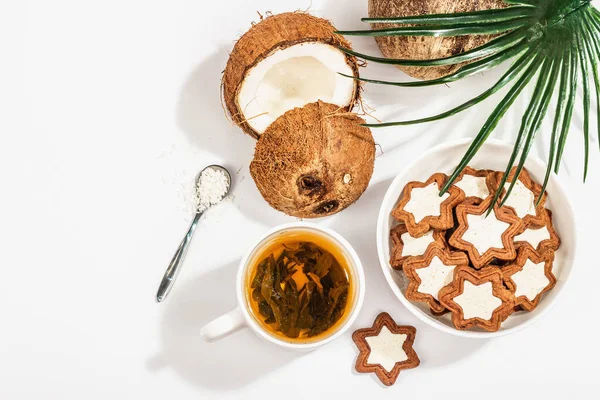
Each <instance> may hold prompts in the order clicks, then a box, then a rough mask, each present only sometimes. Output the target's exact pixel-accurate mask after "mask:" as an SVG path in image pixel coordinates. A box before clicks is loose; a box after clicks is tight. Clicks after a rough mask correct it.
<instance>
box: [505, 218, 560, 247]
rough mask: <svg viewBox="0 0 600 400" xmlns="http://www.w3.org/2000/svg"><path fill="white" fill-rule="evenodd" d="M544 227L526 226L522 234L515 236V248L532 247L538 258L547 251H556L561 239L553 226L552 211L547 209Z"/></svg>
mask: <svg viewBox="0 0 600 400" xmlns="http://www.w3.org/2000/svg"><path fill="white" fill-rule="evenodd" d="M542 216H543V225H542V227H535V226H529V227H526V226H524V227H523V229H522V230H521V232H519V234H518V235H517V236H515V247H516V249H517V250H518V249H519V248H521V247H530V248H531V249H532V250H534V251H535V252H536V253H537V255H538V256H541V255H542V254H544V253H545V252H546V251H548V250H550V251H555V250H558V248H559V247H560V238H559V236H558V233H556V230H555V229H554V225H553V224H552V211H550V210H548V209H545V210H544V213H543V215H542Z"/></svg>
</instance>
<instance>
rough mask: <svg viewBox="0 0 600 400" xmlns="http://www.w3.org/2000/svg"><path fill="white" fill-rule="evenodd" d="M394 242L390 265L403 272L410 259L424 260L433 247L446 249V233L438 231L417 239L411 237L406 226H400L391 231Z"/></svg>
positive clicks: (426, 233)
mask: <svg viewBox="0 0 600 400" xmlns="http://www.w3.org/2000/svg"><path fill="white" fill-rule="evenodd" d="M390 239H391V241H392V247H391V256H390V265H391V266H392V268H394V269H397V270H401V269H402V266H403V265H404V263H405V262H406V261H408V260H410V259H414V258H420V259H422V258H423V256H424V254H425V253H426V252H427V250H428V249H430V248H431V247H439V248H441V249H443V248H445V247H446V237H445V236H444V231H440V230H437V229H434V230H431V231H428V232H425V233H424V234H423V235H422V236H420V237H418V238H416V237H413V236H411V234H410V233H409V232H408V229H406V225H405V224H398V225H396V226H395V227H393V228H392V230H391V231H390Z"/></svg>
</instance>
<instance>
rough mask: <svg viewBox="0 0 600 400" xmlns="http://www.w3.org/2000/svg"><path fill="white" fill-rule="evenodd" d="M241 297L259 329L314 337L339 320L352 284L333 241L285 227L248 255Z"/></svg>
mask: <svg viewBox="0 0 600 400" xmlns="http://www.w3.org/2000/svg"><path fill="white" fill-rule="evenodd" d="M246 285H247V289H246V299H247V302H248V304H249V306H250V307H249V308H250V310H251V313H252V314H253V317H254V318H255V319H256V320H257V321H258V322H259V323H260V325H261V326H263V327H264V328H265V330H267V331H269V332H271V333H272V334H273V335H275V336H278V337H280V338H283V339H284V340H287V341H299V342H307V341H311V342H312V341H316V340H320V339H322V338H323V337H324V336H328V335H329V333H332V332H335V331H336V330H337V328H338V327H339V326H340V325H341V324H343V321H344V320H345V318H344V316H345V314H346V311H347V309H348V308H349V306H350V305H351V304H352V302H353V296H354V290H353V287H352V277H351V273H350V269H349V266H348V262H347V258H346V257H345V256H344V254H343V253H342V251H341V250H340V247H339V245H337V244H336V243H334V242H333V241H332V240H331V239H327V238H326V237H323V236H321V235H319V234H317V233H313V232H311V231H308V230H295V231H289V232H286V233H285V234H283V235H280V236H277V237H275V238H274V239H273V240H271V241H269V242H267V243H265V245H264V246H263V248H262V249H260V250H259V251H258V252H257V254H256V255H255V256H254V257H253V259H252V261H251V267H250V268H249V270H248V274H247V278H246Z"/></svg>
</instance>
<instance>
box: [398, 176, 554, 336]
mask: <svg viewBox="0 0 600 400" xmlns="http://www.w3.org/2000/svg"><path fill="white" fill-rule="evenodd" d="M503 174H504V173H503V172H498V171H492V170H476V169H473V168H470V167H467V168H465V169H464V170H463V171H462V173H461V174H460V175H459V176H458V178H457V179H456V181H455V183H454V184H453V185H452V186H451V187H450V188H449V189H448V191H447V192H446V193H444V194H443V195H442V196H439V192H440V188H442V187H443V185H444V184H445V183H446V181H447V179H448V177H447V176H446V175H445V174H443V173H435V174H433V175H432V176H431V177H430V178H429V179H427V181H425V182H416V181H415V182H409V183H408V184H407V185H406V186H405V187H404V190H403V191H402V195H401V197H400V198H399V200H398V203H397V205H396V207H395V208H394V210H393V212H392V215H393V217H394V219H395V220H396V221H397V222H398V224H397V225H395V226H394V227H393V228H392V230H391V232H390V238H391V243H392V246H391V255H390V264H391V266H392V267H393V268H394V269H396V270H399V271H403V272H404V274H405V275H406V278H407V279H408V286H407V288H406V292H405V296H406V298H407V299H409V300H411V301H416V302H424V303H427V305H428V306H429V308H430V310H431V313H432V314H433V315H435V316H441V315H443V314H445V313H447V312H451V313H452V322H453V324H454V326H455V327H456V328H457V329H471V328H481V329H485V330H487V331H497V330H498V329H500V326H501V324H502V322H504V321H505V320H506V319H507V318H508V317H509V316H510V315H511V314H512V313H514V312H516V311H532V310H534V309H535V308H536V307H537V305H538V304H539V302H540V300H541V298H542V295H543V294H544V293H546V292H547V291H549V290H551V289H552V288H553V287H554V285H555V284H556V277H555V276H554V274H553V273H552V268H553V264H554V253H555V251H556V250H557V249H558V248H559V246H560V239H559V237H558V234H557V233H556V230H555V229H554V226H553V224H552V213H551V212H550V210H548V209H546V208H545V204H546V197H547V196H546V193H542V190H541V189H542V188H541V186H540V185H539V184H538V183H536V182H535V181H534V180H533V179H532V178H531V176H530V175H529V173H528V172H527V171H526V170H525V169H523V170H522V171H521V173H520V174H519V176H518V178H516V177H515V170H514V169H513V170H512V171H511V173H510V175H509V176H508V179H507V183H506V184H505V186H504V188H503V191H502V196H503V195H504V194H505V192H506V189H507V188H508V185H510V183H511V182H513V180H514V179H516V180H517V181H516V182H515V185H514V187H513V190H512V192H511V194H510V196H509V197H508V198H507V199H506V202H505V203H504V205H503V206H502V207H499V206H498V204H495V205H494V206H493V208H492V209H491V210H490V211H489V212H488V210H489V209H490V205H491V203H492V201H493V195H494V193H495V192H496V190H497V188H498V187H499V185H500V183H501V181H502V177H503ZM540 196H541V199H540ZM501 199H502V197H501Z"/></svg>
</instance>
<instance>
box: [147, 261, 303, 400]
mask: <svg viewBox="0 0 600 400" xmlns="http://www.w3.org/2000/svg"><path fill="white" fill-rule="evenodd" d="M237 267H238V264H237V262H236V263H232V264H229V265H226V266H223V267H221V268H218V269H216V270H213V271H211V272H208V273H206V274H203V275H200V276H198V277H197V278H196V279H193V280H191V281H188V282H181V283H182V285H181V286H179V287H177V290H176V291H174V292H173V293H172V294H171V297H170V298H169V299H168V300H167V301H166V302H165V304H164V306H166V307H165V310H164V313H163V320H162V324H161V339H162V352H161V354H160V355H158V356H156V357H154V358H152V359H150V360H148V361H147V362H146V367H147V368H148V369H150V370H157V369H160V368H162V367H165V366H166V367H170V368H172V369H173V371H175V372H176V373H177V374H178V375H179V376H181V377H182V378H183V379H185V380H186V381H188V382H190V383H191V384H193V385H197V386H201V387H205V388H208V389H212V390H222V391H226V390H234V389H237V388H240V387H243V386H246V385H248V384H250V383H251V382H253V381H255V380H257V379H258V378H259V377H262V376H265V375H268V373H269V372H270V371H273V370H275V369H278V368H280V367H281V366H282V365H284V364H287V363H289V362H291V361H292V360H294V359H295V358H298V357H299V356H301V354H298V353H293V352H290V351H285V350H281V349H278V348H276V347H275V346H273V345H271V344H269V343H266V342H263V341H262V340H261V339H259V338H258V337H257V336H255V335H254V333H252V332H251V331H250V330H249V329H247V328H242V329H240V330H239V331H236V332H234V333H232V334H231V335H230V336H227V337H224V338H222V339H220V340H218V341H215V342H211V343H208V342H205V341H204V340H203V339H202V338H201V337H200V329H201V328H202V327H203V326H204V325H205V324H206V323H208V322H210V321H211V320H213V319H214V318H216V317H218V316H220V315H222V314H224V313H226V312H228V311H230V310H232V309H233V308H234V307H235V306H236V298H235V291H234V286H235V277H236V273H237Z"/></svg>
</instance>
